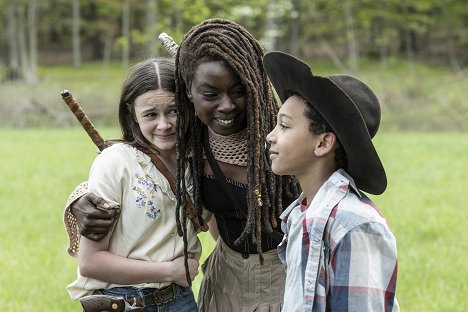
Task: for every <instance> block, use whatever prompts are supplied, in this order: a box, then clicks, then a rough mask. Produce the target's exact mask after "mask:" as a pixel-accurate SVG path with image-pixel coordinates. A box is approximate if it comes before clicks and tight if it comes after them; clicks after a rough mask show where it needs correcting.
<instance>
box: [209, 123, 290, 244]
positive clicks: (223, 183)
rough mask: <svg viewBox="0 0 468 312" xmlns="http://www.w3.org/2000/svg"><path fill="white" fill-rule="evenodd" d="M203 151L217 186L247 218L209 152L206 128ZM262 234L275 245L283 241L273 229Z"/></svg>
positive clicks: (281, 234)
mask: <svg viewBox="0 0 468 312" xmlns="http://www.w3.org/2000/svg"><path fill="white" fill-rule="evenodd" d="M203 149H204V150H205V155H206V159H207V160H208V163H209V164H210V167H211V170H213V173H214V175H215V177H216V181H218V183H219V185H221V188H222V189H223V191H224V193H225V194H226V195H227V196H228V197H229V199H230V200H231V202H232V203H233V204H234V206H235V208H236V210H237V211H238V212H240V213H241V214H242V215H243V216H244V217H247V215H246V214H245V212H244V211H243V210H242V209H241V208H240V204H239V200H238V199H237V196H236V195H235V194H234V193H233V192H232V190H231V188H230V187H229V185H228V183H227V181H226V176H225V175H224V173H223V171H222V170H221V168H220V167H219V164H218V162H217V161H216V159H215V158H214V156H213V152H212V151H211V147H210V142H209V141H208V129H207V128H206V127H205V128H204V133H203ZM262 232H263V233H265V234H266V235H268V236H269V237H270V238H271V239H273V240H274V241H276V242H277V243H280V242H281V241H282V240H283V233H281V232H280V231H278V230H276V229H273V232H271V233H269V232H267V231H264V230H262Z"/></svg>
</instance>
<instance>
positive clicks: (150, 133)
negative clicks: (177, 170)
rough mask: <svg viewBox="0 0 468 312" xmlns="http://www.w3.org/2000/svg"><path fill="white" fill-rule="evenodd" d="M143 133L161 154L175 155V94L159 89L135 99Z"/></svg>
mask: <svg viewBox="0 0 468 312" xmlns="http://www.w3.org/2000/svg"><path fill="white" fill-rule="evenodd" d="M135 118H136V120H137V123H138V125H139V127H140V130H141V133H142V134H143V136H144V137H145V139H147V140H148V141H149V142H150V143H151V144H152V145H154V146H155V147H156V148H157V149H158V150H159V151H160V152H161V154H163V155H164V154H171V153H172V154H173V153H175V144H176V122H177V109H176V104H175V95H174V93H173V92H170V91H167V90H163V89H158V90H152V91H148V92H146V93H143V94H142V95H140V96H138V97H137V98H136V99H135Z"/></svg>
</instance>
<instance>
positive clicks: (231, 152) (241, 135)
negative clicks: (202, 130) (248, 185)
mask: <svg viewBox="0 0 468 312" xmlns="http://www.w3.org/2000/svg"><path fill="white" fill-rule="evenodd" d="M208 139H209V142H210V147H211V150H212V152H213V155H214V158H215V159H216V160H218V161H221V162H224V163H228V164H232V165H238V166H244V167H247V157H248V151H247V128H245V129H243V130H241V131H239V132H237V133H234V134H230V135H227V136H224V135H219V134H216V133H214V132H213V130H211V129H210V128H208Z"/></svg>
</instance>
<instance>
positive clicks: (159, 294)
mask: <svg viewBox="0 0 468 312" xmlns="http://www.w3.org/2000/svg"><path fill="white" fill-rule="evenodd" d="M175 297H176V285H175V284H170V285H169V286H166V287H163V288H159V289H156V290H155V291H154V292H153V300H154V303H155V304H156V305H162V304H166V303H168V302H171V301H172V300H174V298H175Z"/></svg>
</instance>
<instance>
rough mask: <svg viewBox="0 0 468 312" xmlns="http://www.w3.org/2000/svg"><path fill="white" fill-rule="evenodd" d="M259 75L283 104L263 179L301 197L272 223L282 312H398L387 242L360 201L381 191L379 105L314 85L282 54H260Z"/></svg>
mask: <svg viewBox="0 0 468 312" xmlns="http://www.w3.org/2000/svg"><path fill="white" fill-rule="evenodd" d="M264 67H265V70H266V72H267V74H268V76H269V78H270V80H271V81H272V83H273V86H274V87H275V89H276V91H277V93H278V96H279V97H280V99H281V101H282V102H283V103H284V104H283V105H282V107H281V109H280V110H279V112H278V118H277V125H276V127H275V128H274V129H273V131H271V132H270V133H269V134H268V136H267V141H268V143H269V144H270V159H271V165H272V170H273V172H274V173H275V174H278V175H294V176H295V177H296V178H297V179H298V181H299V183H300V185H301V188H302V191H303V193H302V194H301V195H300V197H299V198H298V199H297V200H296V201H294V202H293V203H292V204H291V205H290V206H289V207H288V208H287V209H286V210H285V211H284V212H283V213H282V215H281V217H280V218H281V219H282V229H283V231H284V233H285V235H284V237H283V241H282V243H281V244H280V245H279V246H278V254H279V256H280V259H281V260H282V262H283V264H284V266H285V268H286V274H287V275H286V287H285V294H284V306H283V311H288V312H291V311H392V310H394V311H395V310H398V303H397V301H396V298H395V289H396V279H397V251H396V240H395V237H394V235H393V234H392V232H391V231H390V228H389V227H388V225H387V222H386V220H385V218H384V217H383V215H382V214H381V213H380V211H379V210H378V209H377V207H375V205H374V204H373V203H372V202H371V200H370V199H369V198H368V197H366V195H365V194H364V193H363V192H362V191H364V192H367V193H371V194H375V195H378V194H381V193H383V192H384V191H385V188H386V186H387V179H386V175H385V170H384V168H383V166H382V163H381V162H380V159H379V156H378V154H377V152H376V150H375V148H374V146H373V144H372V141H371V139H372V137H374V135H375V134H376V132H377V129H378V127H379V123H380V105H379V101H378V100H377V98H376V96H375V95H374V93H373V92H372V90H371V89H370V88H369V87H368V86H367V85H365V84H364V83H363V82H361V81H360V80H358V79H356V78H354V77H351V76H348V75H333V76H327V77H320V76H315V75H313V74H312V72H311V69H310V67H309V66H308V65H307V64H305V63H304V62H302V61H300V60H298V59H296V58H294V57H292V56H290V55H288V54H285V53H282V52H270V53H267V54H266V55H265V57H264Z"/></svg>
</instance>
